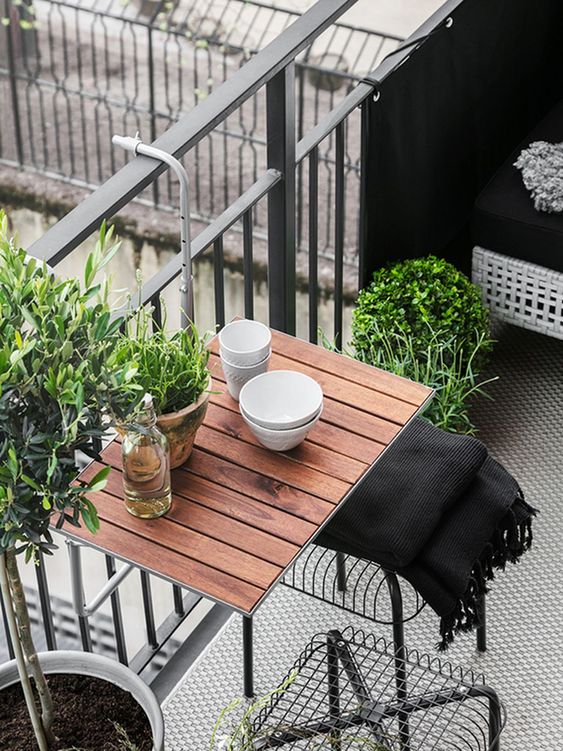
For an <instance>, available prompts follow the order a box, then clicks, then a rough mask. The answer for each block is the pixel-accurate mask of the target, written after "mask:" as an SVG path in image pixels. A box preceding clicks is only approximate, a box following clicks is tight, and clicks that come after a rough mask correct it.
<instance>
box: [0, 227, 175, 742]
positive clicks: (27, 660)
mask: <svg viewBox="0 0 563 751" xmlns="http://www.w3.org/2000/svg"><path fill="white" fill-rule="evenodd" d="M118 247H119V244H118V243H115V242H114V241H113V238H112V232H111V230H110V231H108V232H106V229H105V227H102V230H101V232H100V238H99V240H98V243H97V245H96V248H95V250H94V251H93V252H92V253H91V254H90V256H89V258H88V261H87V263H86V267H85V274H84V277H85V278H84V283H83V284H82V283H81V282H80V281H79V280H77V279H60V278H57V276H56V275H55V274H54V273H53V272H52V271H51V270H50V269H49V268H48V267H47V266H46V265H45V264H41V263H39V262H38V261H36V260H35V259H34V258H31V257H30V256H28V255H27V254H26V253H25V251H24V250H22V249H20V248H18V247H17V246H16V244H15V242H14V241H13V240H12V239H10V238H9V236H8V223H7V219H6V216H5V215H4V213H3V212H0V585H1V594H2V601H3V604H4V609H5V611H6V616H7V622H8V625H9V631H10V636H11V640H12V644H13V648H14V652H15V656H16V659H15V661H13V662H12V663H8V664H7V665H4V666H2V668H0V692H1V693H4V692H9V691H13V690H14V684H16V682H17V680H18V679H19V682H20V683H21V689H22V691H23V696H24V698H25V705H27V711H28V713H29V716H30V719H31V724H32V726H33V733H31V732H29V737H28V738H27V739H25V740H23V739H22V737H21V733H22V732H23V730H22V728H21V727H19V726H18V728H17V732H18V735H19V737H18V740H16V741H15V743H16V744H17V745H16V746H12V748H18V749H19V748H28V747H29V748H31V747H34V745H33V738H35V741H36V743H37V746H38V747H39V749H40V751H47V750H49V751H51V749H61V748H64V747H68V746H81V747H82V746H85V747H86V746H87V747H88V748H96V749H98V748H102V747H107V746H103V745H102V743H99V738H88V739H82V740H81V742H80V743H77V742H76V740H75V739H76V738H77V735H76V733H74V732H73V734H72V735H71V737H72V739H73V740H72V742H71V743H68V742H66V739H67V738H68V733H67V732H66V731H67V729H68V726H69V725H75V726H77V725H78V726H80V725H83V723H84V717H80V718H77V716H76V705H75V706H74V714H72V711H73V710H72V709H71V714H70V715H69V713H68V710H67V707H66V704H67V702H65V701H64V700H59V701H58V700H57V690H58V689H57V690H55V688H53V684H54V683H55V684H57V681H56V680H54V679H53V676H52V674H60V673H63V674H65V675H66V676H67V677H68V676H69V675H73V674H76V673H83V674H86V675H88V676H91V677H94V678H95V679H96V680H97V679H100V678H101V679H104V680H105V681H109V682H110V683H113V684H114V686H118V687H120V688H121V689H125V690H126V691H128V692H129V694H131V695H132V696H133V697H134V698H135V699H136V702H137V703H138V704H140V703H142V704H143V705H145V704H146V706H145V710H147V711H148V712H149V713H150V714H151V716H150V717H148V718H147V715H146V714H145V712H144V711H143V710H142V709H141V707H140V706H139V707H137V704H135V702H133V705H134V707H135V708H136V709H138V711H139V712H140V713H141V716H142V718H143V722H144V723H145V727H144V728H143V734H144V735H145V736H147V737H146V739H145V741H144V745H143V743H138V741H136V740H134V739H132V742H134V743H135V745H137V747H138V748H139V751H143V749H150V748H152V747H153V745H154V747H155V748H156V749H157V751H161V748H162V743H163V737H162V736H163V726H162V715H161V714H160V709H159V707H158V703H157V702H156V699H155V698H154V696H153V695H152V694H151V692H150V690H148V689H147V688H146V687H144V689H143V685H144V684H142V682H141V681H140V679H139V678H138V676H136V675H135V674H134V673H133V672H132V671H130V670H129V669H128V668H125V667H124V666H122V665H118V664H117V663H115V662H113V661H110V660H107V658H103V657H100V656H96V655H82V654H81V653H76V652H73V653H64V652H56V653H50V654H48V655H46V656H45V659H44V660H43V659H42V656H41V655H38V654H37V652H36V649H35V646H34V643H33V639H32V635H31V628H30V620H29V614H28V610H27V605H26V600H25V594H24V589H23V586H22V581H21V578H20V572H19V569H18V561H19V560H21V559H22V558H23V559H24V560H25V561H35V562H36V563H37V565H39V564H40V554H41V553H43V554H50V553H51V552H52V550H53V548H54V547H55V546H54V543H53V538H52V535H51V532H50V525H51V524H52V523H55V524H56V526H57V527H59V528H60V527H61V526H63V524H70V525H73V526H80V524H81V523H83V524H84V525H86V526H87V527H88V529H89V530H91V531H92V532H96V530H97V529H98V527H99V521H98V516H97V513H96V509H95V507H94V505H93V503H92V502H91V500H90V499H89V497H88V496H89V493H91V492H95V491H97V490H100V489H101V488H102V487H103V486H104V484H105V479H106V475H107V471H108V470H103V471H102V472H100V473H99V474H98V475H96V477H94V478H93V479H92V480H91V482H89V483H88V484H85V483H77V482H76V481H75V478H76V476H77V474H78V471H79V466H78V456H79V454H78V452H79V451H82V452H84V453H86V454H90V455H92V454H93V450H92V448H91V446H92V443H91V441H92V439H93V438H101V437H102V436H103V435H104V433H105V432H106V430H107V427H108V424H109V422H110V416H111V415H113V416H114V419H117V420H124V419H125V418H126V416H127V414H128V413H129V412H130V411H131V410H132V409H134V408H135V407H136V404H137V402H138V401H139V399H140V395H139V392H138V386H136V385H135V384H133V377H134V375H135V367H134V366H133V365H132V364H131V363H120V362H118V361H117V358H116V356H115V343H116V339H117V337H118V329H119V326H120V323H121V321H120V320H119V319H115V318H113V317H112V311H111V307H110V304H109V298H108V294H109V293H108V284H107V282H105V281H104V282H101V283H98V282H96V276H97V273H98V272H99V271H100V270H101V269H102V268H103V267H104V266H105V265H106V264H107V262H108V261H109V260H110V258H111V257H112V255H113V254H114V253H115V252H116V251H117V249H118ZM42 663H43V664H42ZM65 666H68V669H65ZM103 685H104V686H106V687H107V683H104V684H103ZM90 690H91V691H92V690H93V689H92V688H90ZM1 693H0V695H1ZM104 693H105V692H104V691H100V694H102V695H103V694H104ZM5 696H6V695H5ZM11 696H12V700H14V699H13V694H12V695H11ZM14 701H15V700H14ZM18 701H19V700H18ZM88 701H89V702H90V703H94V704H95V702H93V701H92V695H91V694H90V696H89V699H88ZM1 703H2V702H1V700H0V704H1ZM19 706H20V707H22V709H23V711H24V713H25V707H24V705H23V702H22V701H19ZM12 711H13V712H15V711H16V710H15V709H12ZM100 719H101V720H102V721H103V717H102V718H100ZM149 723H150V725H152V735H153V736H154V740H153V738H151V727H150V725H149ZM6 724H7V723H6V722H3V723H2V725H3V727H2V728H0V746H1V747H2V748H3V749H4V750H5V751H10V744H12V743H13V741H12V739H11V738H6V737H3V738H2V737H1V733H2V730H4V731H5V728H4V726H5V725H6ZM122 724H125V719H123V721H122ZM20 725H25V726H26V727H27V725H28V724H27V723H20ZM101 727H102V723H101V722H100V728H101ZM90 732H92V731H90ZM94 732H96V731H94ZM104 732H105V726H104ZM109 732H110V734H112V735H115V746H116V748H118V747H119V745H118V744H119V733H118V731H117V730H116V729H115V728H114V727H113V726H112V727H111V728H110V730H109ZM82 741H84V742H82ZM86 741H88V742H86ZM112 747H113V746H112Z"/></svg>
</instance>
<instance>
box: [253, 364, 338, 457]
mask: <svg viewBox="0 0 563 751" xmlns="http://www.w3.org/2000/svg"><path fill="white" fill-rule="evenodd" d="M239 408H240V413H241V415H242V417H243V419H244V421H245V422H246V424H247V425H248V427H249V428H250V430H252V432H253V433H254V435H255V436H256V438H257V439H258V440H259V441H260V443H261V444H262V445H263V446H265V447H266V448H269V449H272V450H273V451H288V450H289V449H292V448H295V446H297V445H298V444H300V443H301V442H302V441H304V440H305V437H306V436H307V434H308V433H309V431H310V430H311V428H312V427H313V426H314V425H315V424H316V423H317V422H318V420H319V418H320V416H321V413H322V411H323V392H322V389H321V387H320V386H319V384H318V383H317V382H316V381H315V380H313V379H312V378H310V377H309V376H307V375H305V374H303V373H298V372H297V371H294V370H272V371H271V372H269V373H263V374H262V375H259V376H256V377H255V378H253V379H252V380H250V381H248V383H246V384H245V385H244V386H243V387H242V389H241V391H240V397H239Z"/></svg>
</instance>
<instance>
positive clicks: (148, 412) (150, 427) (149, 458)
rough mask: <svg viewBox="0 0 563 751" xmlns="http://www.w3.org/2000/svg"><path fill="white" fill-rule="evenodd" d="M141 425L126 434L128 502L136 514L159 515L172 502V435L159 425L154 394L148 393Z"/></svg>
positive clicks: (126, 492) (124, 440) (151, 517)
mask: <svg viewBox="0 0 563 751" xmlns="http://www.w3.org/2000/svg"><path fill="white" fill-rule="evenodd" d="M137 422H138V424H139V429H138V430H137V429H131V430H128V431H127V432H126V433H125V435H124V436H123V442H122V444H121V454H122V459H123V489H124V491H125V506H126V508H127V511H129V513H130V514H133V516H138V517H140V518H141V519H155V518H156V517H158V516H162V515H163V514H165V513H166V512H167V511H168V509H169V508H170V506H171V505H172V493H171V490H170V452H169V449H168V439H167V438H166V436H165V435H164V434H163V433H161V432H160V430H159V429H158V428H157V427H156V414H155V411H154V407H153V402H152V397H151V396H150V394H145V397H144V400H143V414H142V415H141V417H140V418H139V419H138V420H137Z"/></svg>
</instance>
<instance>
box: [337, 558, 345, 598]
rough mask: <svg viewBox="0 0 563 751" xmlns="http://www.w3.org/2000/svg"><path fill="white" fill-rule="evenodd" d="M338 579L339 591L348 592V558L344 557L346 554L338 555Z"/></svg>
mask: <svg viewBox="0 0 563 751" xmlns="http://www.w3.org/2000/svg"><path fill="white" fill-rule="evenodd" d="M336 577H337V582H338V591H339V592H346V557H345V556H344V553H337V554H336Z"/></svg>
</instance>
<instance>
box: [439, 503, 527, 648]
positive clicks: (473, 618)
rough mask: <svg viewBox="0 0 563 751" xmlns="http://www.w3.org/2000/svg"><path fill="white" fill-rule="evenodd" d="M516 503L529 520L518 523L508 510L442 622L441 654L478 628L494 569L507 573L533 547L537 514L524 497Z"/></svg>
mask: <svg viewBox="0 0 563 751" xmlns="http://www.w3.org/2000/svg"><path fill="white" fill-rule="evenodd" d="M517 501H520V502H521V503H523V504H524V505H525V510H526V518H525V519H524V520H523V521H521V522H520V523H518V522H517V519H516V514H515V513H514V511H513V509H509V511H508V513H507V514H506V516H505V517H504V519H503V520H502V524H501V525H499V527H497V529H496V530H495V532H494V534H493V538H492V540H491V542H489V543H487V545H486V546H485V549H484V551H483V553H482V555H481V558H480V559H479V560H477V561H476V562H475V564H474V566H473V569H472V570H471V577H470V579H469V582H468V584H467V589H466V590H465V593H464V595H463V597H460V598H459V599H458V601H457V602H456V605H455V607H454V609H453V610H452V611H451V613H448V615H446V616H442V618H441V619H440V637H441V638H440V642H439V643H438V644H437V648H438V650H439V651H440V652H445V651H446V650H447V649H448V647H449V646H450V644H451V643H452V642H453V640H454V638H455V636H456V634H458V633H461V632H466V631H472V630H473V629H474V628H475V627H476V626H479V624H480V613H479V599H480V598H481V596H482V595H485V594H486V593H487V592H488V591H489V588H488V585H487V582H489V581H493V580H494V578H495V572H494V569H499V570H501V571H504V569H505V567H506V564H507V562H510V563H518V561H519V560H520V558H521V557H522V555H523V554H524V553H525V552H526V551H527V550H529V549H530V547H531V546H532V542H533V539H534V536H533V532H532V520H533V518H534V516H536V513H537V512H536V510H535V509H534V508H532V507H531V506H529V505H528V504H527V503H526V502H525V501H524V499H523V497H521V496H519V497H518V498H517Z"/></svg>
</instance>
